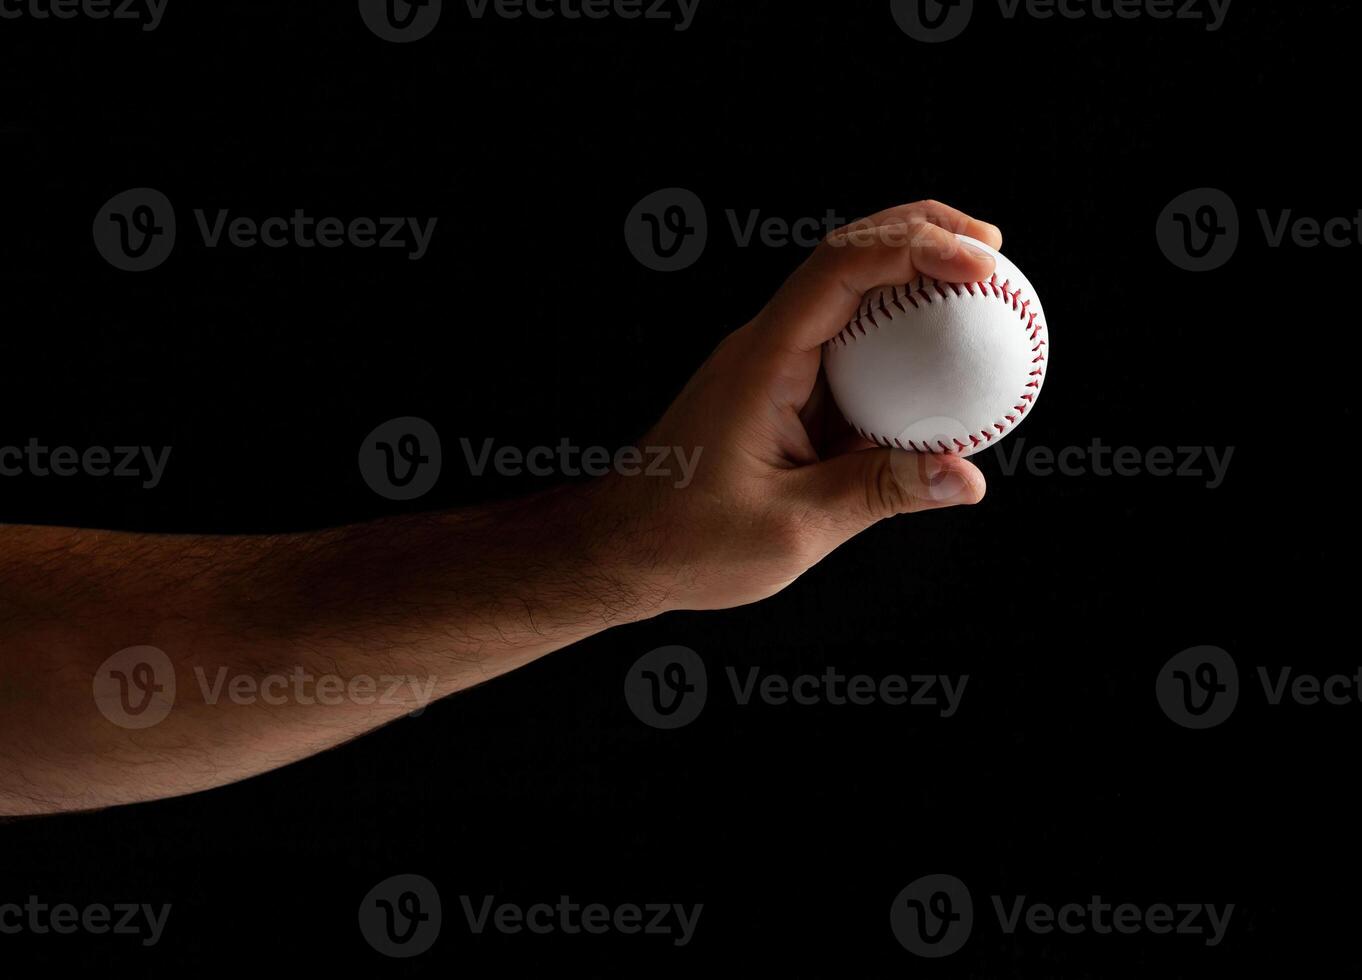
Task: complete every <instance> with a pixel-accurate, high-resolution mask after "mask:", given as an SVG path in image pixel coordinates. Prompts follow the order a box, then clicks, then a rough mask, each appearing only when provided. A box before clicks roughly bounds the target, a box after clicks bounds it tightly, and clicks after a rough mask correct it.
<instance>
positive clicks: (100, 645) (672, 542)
mask: <svg viewBox="0 0 1362 980" xmlns="http://www.w3.org/2000/svg"><path fill="white" fill-rule="evenodd" d="M952 232H960V233H962V234H966V235H969V236H970V237H972V238H975V239H978V240H980V241H983V242H985V243H987V244H989V245H991V246H993V247H994V248H998V247H1000V246H1001V244H1002V236H1001V234H1000V233H999V231H998V229H997V228H995V227H994V226H992V225H989V224H986V223H983V222H980V221H976V220H974V219H973V218H970V217H968V216H966V215H964V214H962V213H960V212H959V211H956V210H954V209H952V208H949V207H946V206H945V205H942V204H939V203H936V202H922V203H918V204H912V205H905V206H903V207H899V208H894V209H892V210H889V211H885V212H882V213H880V214H877V215H874V216H873V217H871V218H867V219H864V220H863V221H861V222H857V223H856V224H855V225H852V226H849V227H848V228H846V229H842V230H841V231H839V232H837V233H835V234H833V235H831V236H829V238H828V240H827V241H825V242H824V243H823V244H822V245H820V246H819V248H818V249H817V250H815V252H814V253H813V254H812V256H811V257H810V258H809V259H808V260H807V261H806V262H805V263H804V264H803V265H802V266H801V267H800V268H799V269H798V270H797V271H796V272H795V274H794V275H793V276H792V277H791V278H790V279H789V281H788V282H786V283H785V285H784V286H783V287H782V288H781V289H780V291H779V292H778V293H777V294H776V295H775V297H774V298H773V299H772V300H771V302H770V303H769V304H768V305H767V306H766V308H765V309H763V310H762V311H761V312H760V313H759V314H758V315H757V316H756V317H755V318H754V319H753V320H752V321H751V322H749V323H747V324H746V325H745V326H743V327H742V328H741V329H739V330H737V331H735V332H734V333H732V334H730V335H729V336H728V337H727V338H726V339H725V340H724V341H723V342H722V343H721V344H720V345H719V347H718V348H717V349H716V350H715V351H714V353H713V354H712V355H711V356H710V358H709V359H708V360H707V361H706V362H705V364H704V365H703V366H702V367H701V368H700V369H699V371H698V372H697V373H696V374H695V376H694V377H693V378H692V379H691V381H690V383H689V384H688V385H687V386H686V388H685V389H684V390H683V391H682V392H681V394H680V396H679V397H678V398H677V399H676V401H675V403H674V404H673V405H672V406H671V408H670V409H668V411H667V413H666V414H665V415H664V417H663V418H662V419H661V421H659V422H658V424H657V426H656V427H655V428H654V429H653V430H652V431H651V432H650V433H649V434H648V435H647V436H646V437H645V438H644V439H643V440H641V444H642V445H649V446H681V447H692V448H701V449H702V450H703V452H702V456H701V458H700V462H699V466H698V469H697V471H696V474H695V478H694V481H693V482H692V483H691V485H689V486H687V487H684V488H678V487H677V486H675V481H673V480H667V479H649V478H647V477H645V476H633V477H624V476H618V475H617V476H610V477H604V478H601V479H599V480H596V481H593V482H590V483H584V484H576V485H571V486H566V487H561V488H558V489H556V490H553V491H550V492H548V493H544V494H540V495H537V496H534V497H530V498H526V499H523V500H517V501H512V502H510V503H505V504H498V505H495V506H490V507H481V508H473V509H469V510H463V511H457V512H452V513H444V514H434V515H428V516H421V517H404V518H396V519H391V520H383V521H376V522H372V523H368V524H363V525H355V526H350V527H342V528H336V529H332V530H327V531H322V532H315V533H307V534H291V535H279V536H271V537H247V536H178V535H146V534H126V533H117V532H109V531H91V530H79V529H65V528H39V527H22V526H6V527H0V815H31V814H43V813H55V812H62V811H71V810H81V809H91V808H99V807H105V806H110V805H115V804H124V803H134V802H140V801H146V800H153V799H159V798H164V797H169V796H176V795H180V794H184V793H191V792H195V791H198V790H203V789H208V788H211V787H215V786H221V785H225V784H227V783H231V782H234V781H236V780H239V779H244V778H246V777H248V776H252V775H255V774H258V773H261V772H266V771H269V770H271V769H274V768H277V767H279V766H283V765H286V764H288V763H290V762H293V761H296V760H298V759H301V758H305V757H307V756H309V755H312V754H314V753H317V752H321V751H323V750H325V749H328V748H331V747H334V746H336V745H339V744H341V743H343V742H345V741H348V740H349V739H352V738H355V737H357V736H359V735H361V734H363V733H365V732H367V731H370V730H372V729H374V728H376V727H378V726H380V725H383V724H386V723H387V722H390V721H393V720H395V719H397V718H400V717H402V716H403V715H405V714H407V713H409V712H411V711H412V710H415V709H417V708H420V707H423V706H424V705H425V704H426V703H427V702H428V700H429V699H431V698H439V697H445V696H447V695H449V694H452V693H454V692H456V691H460V690H464V689H466V688H468V687H471V686H473V685H475V684H478V683H481V682H483V681H485V680H488V679H490V678H492V677H496V676H497V675H499V674H503V673H506V672H507V671H510V670H514V669H515V668H517V667H520V666H522V665H523V664H526V663H529V662H530V661H532V660H535V659H536V658H538V657H541V656H543V655H545V654H547V653H550V652H552V651H554V650H558V649H560V648H562V647H565V646H568V645H570V644H572V643H575V642H577V641H579V640H582V639H585V638H586V637H588V636H591V635H593V634H595V633H598V632H600V631H602V630H605V629H608V628H610V627H612V626H617V625H620V624H622V623H630V622H636V621H639V620H642V619H647V618H649V617H652V616H656V615H658V614H660V613H663V612H667V611H670V610H677V609H720V608H726V607H732V606H738V605H743V604H745V603H750V602H756V601H758V600H761V599H764V598H766V597H768V596H771V595H773V594H775V593H777V592H779V591H780V590H782V589H784V588H785V587H786V586H788V585H789V584H790V583H791V582H793V581H794V580H795V579H797V578H798V577H799V576H800V575H802V574H803V573H804V572H805V571H807V570H808V569H809V568H810V567H812V566H813V565H814V564H816V563H817V562H819V561H820V560H822V559H823V558H824V557H825V556H826V555H828V554H829V553H830V552H832V551H833V550H834V549H835V548H837V547H838V546H839V545H841V544H842V543H843V542H845V541H847V540H848V539H850V538H851V537H853V536H854V535H856V534H859V533H860V532H862V531H864V530H866V529H867V528H869V527H870V526H871V525H873V524H875V523H877V522H879V521H881V520H884V519H886V518H890V517H893V516H896V515H902V514H911V513H917V512H920V511H926V510H934V509H939V508H943V507H951V506H956V505H961V504H964V505H969V504H974V503H977V502H978V501H979V500H980V499H981V498H982V497H983V494H984V480H983V476H982V474H980V472H979V471H978V470H977V469H976V468H975V467H974V466H972V465H971V464H970V463H969V462H968V461H966V460H963V459H958V458H954V457H945V456H918V455H914V454H908V453H903V452H900V451H898V450H888V449H880V448H875V447H872V446H871V445H870V444H869V443H866V442H865V441H864V440H862V439H860V437H859V436H856V435H855V434H854V433H852V432H851V430H850V428H849V427H848V426H847V425H846V423H845V422H843V421H842V420H841V418H840V416H839V415H838V413H837V410H836V407H835V406H834V405H833V404H832V401H831V399H830V397H829V396H828V393H827V390H826V385H825V382H824V381H823V380H822V379H821V376H820V371H819V369H820V364H821V357H822V354H821V346H820V345H821V344H822V343H823V342H824V341H825V340H828V339H829V338H831V337H832V336H834V335H835V334H836V333H837V332H838V331H839V330H840V329H841V328H842V327H843V326H844V325H845V324H846V322H847V321H848V320H849V319H851V318H852V317H853V316H854V314H855V310H856V306H857V304H858V303H859V301H860V298H861V296H862V294H863V293H865V292H867V291H869V290H871V289H873V288H875V287H878V286H887V285H894V284H901V283H905V282H908V281H910V280H912V279H914V278H915V277H917V276H918V275H927V276H933V277H936V278H939V279H942V280H945V281H949V282H973V281H980V280H985V279H987V278H988V277H989V276H990V275H991V274H992V272H993V260H992V259H991V258H990V257H989V256H988V255H986V254H983V253H980V252H978V251H977V250H974V249H971V248H969V247H968V246H964V245H962V244H960V243H959V242H958V240H957V239H956V238H955V237H954V235H953V234H952ZM144 645H147V646H152V647H156V648H158V649H159V650H162V651H164V652H165V654H166V655H167V656H168V658H169V660H170V663H171V664H173V670H174V677H175V680H176V693H175V698H174V703H173V708H172V709H171V710H170V711H169V713H168V714H167V715H166V716H165V717H164V719H162V720H161V721H159V722H158V723H156V724H155V725H152V726H150V727H146V728H129V727H126V726H124V725H121V724H117V723H114V722H113V721H111V720H110V719H109V718H108V717H107V716H106V714H105V713H104V712H103V711H101V710H100V709H99V705H98V704H97V703H96V698H95V696H94V695H93V693H92V692H93V691H95V690H96V688H95V684H96V678H97V677H99V676H107V670H106V671H105V672H104V675H101V674H100V671H101V666H102V665H104V664H105V662H106V661H107V660H108V659H109V658H110V657H111V656H112V655H113V654H115V653H116V652H118V651H120V650H122V649H124V648H127V647H133V646H144ZM224 670H225V671H226V676H228V677H237V678H244V679H245V680H244V683H247V684H248V685H254V684H257V683H260V682H263V681H265V680H267V679H269V678H275V680H276V682H278V680H279V679H280V678H281V677H292V676H294V675H295V674H297V673H298V672H300V671H301V672H304V673H305V674H307V675H309V676H312V677H320V676H324V675H335V676H337V677H339V678H342V679H345V680H346V681H353V680H355V679H361V680H362V679H364V678H370V679H372V684H373V686H372V687H370V688H367V689H365V691H366V692H367V694H368V695H369V696H366V697H335V698H331V699H330V703H325V704H319V703H309V701H311V700H312V699H310V698H297V697H289V696H285V697H282V698H271V699H266V698H261V697H245V698H241V697H237V698H233V697H231V696H229V695H228V694H227V693H226V690H216V681H217V678H219V676H221V672H222V671H224ZM391 676H400V677H404V678H410V679H411V681H412V683H406V684H403V685H402V686H401V687H400V688H398V689H396V690H392V689H391V688H390V683H389V682H388V681H386V680H385V678H388V677H391ZM413 683H414V684H415V687H413V686H412V684H413ZM215 690H216V693H217V694H218V695H219V696H218V697H217V698H216V703H215V702H214V693H215ZM274 690H275V691H276V692H278V691H279V690H285V691H287V690H292V689H291V688H287V689H280V688H275V689H274Z"/></svg>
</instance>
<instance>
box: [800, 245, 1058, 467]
mask: <svg viewBox="0 0 1362 980" xmlns="http://www.w3.org/2000/svg"><path fill="white" fill-rule="evenodd" d="M929 284H930V288H931V289H935V290H936V292H937V295H939V296H940V297H941V298H942V299H949V298H950V297H949V295H948V294H947V293H946V289H943V288H942V287H943V285H944V286H945V287H946V288H949V289H950V290H951V293H953V294H954V295H955V296H956V298H960V290H961V289H964V291H965V292H966V293H968V294H969V295H970V296H975V295H976V293H975V292H974V287H975V286H978V287H979V292H978V294H977V295H978V296H980V297H983V298H987V297H988V295H989V293H990V291H991V292H992V294H993V297H994V298H995V299H1001V300H1002V301H1003V302H1004V303H1008V304H1010V305H1011V307H1012V309H1013V310H1015V311H1017V316H1018V318H1019V319H1020V321H1021V322H1022V323H1024V324H1025V325H1026V326H1025V329H1026V330H1027V331H1028V332H1029V333H1030V339H1031V340H1032V341H1036V345H1035V346H1034V347H1032V348H1031V353H1033V354H1035V355H1036V357H1035V359H1034V360H1032V361H1031V363H1032V364H1035V365H1044V363H1045V351H1044V350H1042V348H1044V347H1048V346H1049V343H1048V342H1047V341H1046V340H1044V339H1043V338H1042V339H1040V340H1037V338H1038V337H1040V334H1041V332H1042V331H1043V330H1045V324H1044V323H1041V322H1039V321H1038V320H1037V316H1038V314H1036V313H1032V312H1031V311H1030V307H1031V303H1032V300H1030V299H1027V300H1025V301H1023V300H1022V298H1021V296H1022V291H1021V290H1020V289H1013V288H1011V287H1012V283H1011V281H1010V280H1004V281H1003V282H1002V283H999V282H998V274H997V273H996V272H995V273H994V274H993V276H992V278H990V279H989V280H988V281H987V282H978V283H973V282H967V283H944V284H943V283H941V282H940V281H939V280H936V279H927V278H926V277H922V278H920V279H919V280H918V287H917V288H916V289H914V288H913V284H912V283H906V284H904V285H903V287H902V289H903V290H904V294H903V298H904V299H905V300H907V301H908V302H909V303H911V304H912V306H913V309H915V310H918V309H921V307H920V306H918V302H917V300H916V299H914V294H916V295H917V296H920V297H921V298H922V299H923V300H924V301H925V302H926V303H927V304H928V305H929V306H930V305H931V304H932V303H933V302H935V300H934V299H933V298H932V294H931V292H930V291H929ZM899 288H900V287H898V286H894V287H892V289H893V293H892V296H893V302H894V305H895V306H897V307H898V308H899V311H900V312H902V313H904V314H907V312H908V311H907V310H906V309H905V308H904V306H903V303H901V302H900V301H899ZM876 300H878V301H879V309H880V312H881V313H883V314H884V315H885V316H886V317H888V318H889V319H890V320H893V318H894V315H893V314H892V313H890V312H889V308H888V306H887V305H886V303H885V298H884V291H883V289H881V290H880V291H879V292H878V293H875V294H874V295H870V294H867V295H866V296H865V297H863V298H862V300H861V307H860V309H859V310H857V313H856V318H855V319H854V320H852V321H851V322H850V323H848V324H847V325H846V326H845V327H843V328H842V329H841V330H839V331H838V332H837V335H836V336H834V337H833V338H832V339H831V340H829V341H827V342H826V343H825V344H824V345H823V346H825V347H831V346H832V345H834V344H836V343H839V342H840V343H841V345H842V346H843V347H847V346H850V344H851V342H852V341H853V340H855V339H856V333H855V330H859V331H860V332H861V336H862V337H864V336H865V335H866V330H865V327H864V325H862V323H861V321H862V319H863V318H865V317H867V316H868V317H869V318H870V323H871V325H872V326H873V327H875V328H876V329H879V326H880V324H879V321H878V320H876V319H875V302H876ZM853 328H855V329H854V330H853ZM1027 377H1028V378H1031V379H1033V380H1031V381H1030V382H1029V383H1028V384H1027V385H1026V390H1025V391H1024V392H1023V393H1022V394H1021V395H1020V396H1018V397H1019V400H1020V401H1021V402H1022V404H1020V405H1014V406H1012V409H1013V411H1015V412H1016V413H1017V414H1016V415H1004V416H1003V418H1004V419H1005V420H1006V422H1007V424H1006V425H1004V424H1002V423H1001V422H994V423H993V428H995V429H997V430H998V433H997V435H995V434H994V433H993V432H991V431H989V430H988V429H980V430H979V436H982V437H983V441H984V442H986V443H987V442H992V441H993V440H994V439H996V438H997V437H998V435H1001V434H1003V433H1005V432H1006V431H1007V430H1008V429H1009V428H1010V427H1011V426H1014V425H1016V424H1017V421H1018V420H1019V419H1020V418H1021V417H1022V416H1023V415H1025V414H1026V409H1027V407H1028V406H1029V405H1030V404H1031V403H1033V402H1034V401H1035V400H1036V395H1037V394H1038V393H1039V392H1040V388H1041V384H1042V382H1043V381H1044V379H1045V369H1044V367H1043V366H1038V367H1037V368H1036V369H1035V370H1034V371H1032V372H1031V373H1030V374H1029V375H1027ZM1031 389H1035V390H1034V391H1033V390H1031ZM854 428H855V429H856V431H857V432H859V433H860V434H861V437H862V438H863V439H867V440H869V441H870V442H873V443H875V444H876V445H877V446H883V447H884V448H886V449H889V448H892V447H894V446H897V447H898V448H899V449H904V450H905V451H911V452H916V453H930V454H931V455H934V456H958V455H960V453H961V452H963V451H964V450H966V449H973V448H977V447H978V446H979V444H980V440H979V436H975V435H973V434H970V436H969V440H970V443H971V445H968V446H967V445H965V444H964V443H963V442H961V441H960V440H959V439H952V440H951V441H952V442H954V443H955V446H954V448H952V447H950V446H947V445H946V444H945V443H944V442H940V441H938V442H937V444H936V446H929V445H927V443H925V442H924V443H923V444H922V445H921V447H919V446H918V444H917V443H916V442H914V441H913V440H911V439H909V440H908V446H907V447H905V446H904V445H903V443H901V442H899V440H897V439H894V440H892V442H891V441H890V440H889V439H888V438H887V437H885V436H881V435H878V434H876V433H874V432H867V431H866V430H864V429H862V428H860V426H855V427H854ZM937 446H939V447H940V449H938V448H937Z"/></svg>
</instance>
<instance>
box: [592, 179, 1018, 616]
mask: <svg viewBox="0 0 1362 980" xmlns="http://www.w3.org/2000/svg"><path fill="white" fill-rule="evenodd" d="M955 232H959V233H961V234H964V235H968V236H969V237H971V238H974V239H976V240H979V241H982V242H984V243H986V244H988V245H990V246H992V247H993V248H999V247H1001V245H1002V235H1001V233H1000V232H999V231H998V229H997V228H995V227H994V226H993V225H990V224H985V223H984V222H981V221H976V220H975V219H973V218H970V217H968V216H966V215H964V214H961V213H960V212H959V211H956V210H955V209H953V208H949V207H946V206H945V205H943V204H938V203H936V202H934V201H928V202H924V203H920V204H910V205H906V206H904V207H899V208H894V209H892V210H889V211H885V212H882V213H880V214H877V215H874V216H873V217H870V218H867V219H864V220H863V221H859V222H857V223H855V224H854V225H851V226H849V227H848V228H845V229H842V230H841V231H839V232H837V233H836V234H834V235H832V236H830V237H829V239H828V240H827V241H826V242H824V244H823V245H822V246H820V247H819V249H818V250H817V251H816V252H815V253H814V255H813V256H812V258H810V259H809V260H808V261H807V262H806V263H805V264H804V265H803V266H802V267H801V268H800V269H799V270H798V271H797V272H796V273H795V274H794V276H793V277H792V278H791V279H790V280H789V282H787V283H786V284H785V286H784V288H782V289H781V290H780V292H779V293H778V294H777V295H776V297H775V298H774V299H773V300H772V301H771V303H770V305H768V306H767V307H766V309H764V310H763V311H762V312H761V313H760V314H758V316H757V317H756V319H754V320H752V322H750V323H748V324H747V325H746V326H744V327H743V328H742V329H740V330H738V331H737V332H735V333H733V334H731V335H729V336H728V337H727V338H726V339H725V340H724V341H723V343H721V344H720V345H719V348H718V349H717V350H716V351H715V352H714V354H713V355H712V356H711V357H710V358H709V360H708V361H707V362H706V363H705V364H704V366H703V367H702V368H701V369H700V371H699V372H698V373H697V374H696V375H695V377H694V378H693V379H692V380H691V382H690V384H689V385H687V386H686V389H685V390H684V391H683V392H682V393H681V396H680V397H679V398H678V399H677V400H676V403H675V404H673V405H672V407H671V408H670V409H669V410H668V412H667V413H666V415H665V417H664V418H663V419H662V421H661V422H660V423H658V425H657V427H656V428H655V429H654V430H653V431H652V432H651V433H650V434H649V435H648V437H647V438H646V439H645V440H644V441H645V443H646V444H648V445H650V446H682V447H690V448H691V451H692V453H693V452H694V450H695V449H696V448H700V449H702V450H703V452H702V453H701V456H700V461H699V466H698V468H697V470H696V475H695V479H694V482H692V483H690V484H689V485H688V486H686V487H684V488H677V487H674V486H672V485H670V484H663V483H662V482H661V481H648V480H638V479H620V478H614V479H615V481H616V482H617V483H619V484H621V486H618V487H616V488H615V489H614V491H613V492H612V494H611V498H612V504H611V505H612V506H614V507H618V508H620V509H621V512H623V513H637V514H638V515H639V516H638V519H637V524H636V526H635V528H634V529H633V531H632V534H633V536H634V538H635V539H636V540H637V541H638V542H639V543H640V544H641V545H642V547H643V549H644V554H645V555H646V558H644V559H641V560H640V569H639V573H640V574H641V575H644V576H645V577H646V576H647V575H648V574H650V573H649V570H648V569H647V568H645V567H644V565H645V564H651V565H652V566H653V568H652V574H654V575H655V576H656V578H657V581H658V583H659V588H660V589H661V591H662V592H663V594H664V595H665V597H666V598H665V604H666V606H667V608H684V609H717V608H723V607H727V606H735V605H741V604H743V603H747V602H754V601H756V600H758V599H764V598H766V597H767V596H770V595H773V594H774V593H776V592H779V591H780V590H781V589H783V588H784V587H785V586H787V585H789V584H790V583H791V582H792V581H794V580H795V579H796V578H798V577H799V576H800V575H801V574H803V573H804V572H805V571H807V570H808V569H809V568H810V567H812V566H813V565H814V564H816V563H817V562H818V561H820V560H821V559H822V558H824V557H825V556H826V555H827V554H828V553H829V552H831V551H832V550H833V549H834V548H836V547H837V546H839V545H841V544H842V543H843V542H845V541H846V540H847V539H849V538H851V537H852V536H854V535H856V534H858V533H860V532H861V531H863V530H865V529H866V528H867V527H869V526H870V525H872V524H874V523H875V522H877V521H879V520H882V519H884V518H886V517H892V516H894V515H896V514H908V513H913V512H916V511H922V510H932V509H936V508H941V507H950V506H954V505H958V504H975V503H978V502H979V500H980V499H981V498H982V497H983V495H984V477H983V474H982V473H980V472H979V470H978V469H976V468H975V467H974V466H973V465H972V464H970V463H969V462H967V461H965V460H963V459H959V458H956V457H951V456H929V455H916V454H911V453H905V452H901V451H899V450H890V449H880V448H876V447H874V446H873V445H872V444H871V443H869V442H867V441H866V440H864V439H862V438H861V437H860V436H859V435H857V434H856V433H855V432H854V431H853V430H852V429H851V427H850V426H849V425H847V424H846V422H844V421H843V420H842V417H841V415H840V414H839V413H838V411H837V407H836V406H835V405H834V404H833V403H832V399H831V396H830V395H829V393H828V390H827V382H826V379H824V378H823V377H822V375H821V374H820V366H821V360H822V353H821V345H822V344H823V342H824V341H826V340H829V339H831V338H832V337H833V336H835V335H836V334H837V332H838V331H840V330H841V329H842V328H843V327H844V326H846V324H847V321H849V320H850V319H852V318H853V317H854V316H855V314H856V308H857V306H858V305H859V304H860V301H861V297H862V295H863V294H864V293H867V292H869V291H870V290H872V289H874V288H876V287H879V286H891V285H901V284H903V283H906V282H910V281H911V280H913V279H915V278H916V277H917V276H919V275H927V276H932V277H935V278H937V279H941V280H944V281H946V282H980V281H984V280H987V279H988V277H989V276H990V275H992V273H993V259H992V257H991V256H989V255H987V254H986V253H983V252H980V251H978V250H976V249H973V248H971V247H969V246H967V245H965V244H963V243H961V242H960V241H959V239H957V238H956V237H955V234H954V233H955ZM623 484H628V486H624V485H623Z"/></svg>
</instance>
